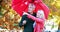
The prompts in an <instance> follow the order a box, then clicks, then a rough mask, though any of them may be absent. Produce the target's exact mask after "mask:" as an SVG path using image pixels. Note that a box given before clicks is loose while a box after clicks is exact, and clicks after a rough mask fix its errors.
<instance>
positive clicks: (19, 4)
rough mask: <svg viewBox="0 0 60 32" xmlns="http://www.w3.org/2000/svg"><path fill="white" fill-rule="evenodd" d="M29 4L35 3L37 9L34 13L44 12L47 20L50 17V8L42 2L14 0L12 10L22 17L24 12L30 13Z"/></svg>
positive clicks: (40, 0)
mask: <svg viewBox="0 0 60 32" xmlns="http://www.w3.org/2000/svg"><path fill="white" fill-rule="evenodd" d="M29 3H33V4H34V5H35V6H36V7H35V10H34V12H35V13H36V12H37V11H38V10H39V9H41V10H43V11H44V14H45V17H46V19H47V18H48V15H49V8H48V7H47V6H46V5H45V4H44V3H43V2H42V0H12V8H13V9H14V10H15V11H16V12H17V13H18V14H20V16H22V14H23V11H25V12H27V11H28V5H29Z"/></svg>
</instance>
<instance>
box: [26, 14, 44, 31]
mask: <svg viewBox="0 0 60 32" xmlns="http://www.w3.org/2000/svg"><path fill="white" fill-rule="evenodd" d="M27 17H28V18H31V19H33V20H35V21H36V26H35V27H34V32H42V31H43V28H44V19H40V18H36V17H34V16H32V15H30V14H28V16H27Z"/></svg>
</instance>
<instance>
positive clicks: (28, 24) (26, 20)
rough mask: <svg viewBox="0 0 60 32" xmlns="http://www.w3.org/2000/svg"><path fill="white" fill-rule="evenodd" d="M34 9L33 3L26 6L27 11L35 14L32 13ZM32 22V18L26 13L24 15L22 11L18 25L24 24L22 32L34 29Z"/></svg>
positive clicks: (29, 31)
mask: <svg viewBox="0 0 60 32" xmlns="http://www.w3.org/2000/svg"><path fill="white" fill-rule="evenodd" d="M34 10H35V6H34V4H32V3H30V4H29V7H28V13H29V14H31V15H33V16H35V15H36V14H35V13H33V11H34ZM33 23H34V21H33V20H32V19H30V18H28V17H27V15H24V13H23V16H22V19H21V22H20V23H19V26H20V27H22V26H24V30H23V32H33V31H34V29H33Z"/></svg>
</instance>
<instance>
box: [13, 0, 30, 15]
mask: <svg viewBox="0 0 60 32" xmlns="http://www.w3.org/2000/svg"><path fill="white" fill-rule="evenodd" d="M29 1H30V0H29ZM30 2H31V1H30ZM28 4H29V2H28V1H27V0H12V8H13V9H14V10H15V11H16V12H17V13H18V14H20V16H22V14H23V11H25V12H27V11H28V10H27V8H28V7H27V6H28Z"/></svg>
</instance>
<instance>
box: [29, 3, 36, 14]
mask: <svg viewBox="0 0 60 32" xmlns="http://www.w3.org/2000/svg"><path fill="white" fill-rule="evenodd" d="M34 9H35V6H34V5H33V4H31V3H30V4H29V7H28V12H29V13H31V12H33V10H34Z"/></svg>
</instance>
